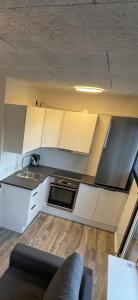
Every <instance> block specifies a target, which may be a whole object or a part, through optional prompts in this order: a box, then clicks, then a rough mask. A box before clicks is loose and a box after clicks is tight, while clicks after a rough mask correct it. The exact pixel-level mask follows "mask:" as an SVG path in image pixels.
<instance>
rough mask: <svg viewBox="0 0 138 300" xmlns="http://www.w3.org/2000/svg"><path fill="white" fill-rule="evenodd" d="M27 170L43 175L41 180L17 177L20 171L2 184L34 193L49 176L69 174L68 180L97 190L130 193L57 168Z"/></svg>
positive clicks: (40, 167) (5, 179)
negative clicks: (71, 179) (76, 181)
mask: <svg viewBox="0 0 138 300" xmlns="http://www.w3.org/2000/svg"><path fill="white" fill-rule="evenodd" d="M27 169H28V170H29V171H32V172H36V173H41V174H42V176H41V179H40V180H37V181H34V180H32V179H26V178H22V177H19V176H17V173H19V171H18V172H15V173H13V174H12V175H10V176H8V177H6V178H4V179H2V180H1V183H5V184H9V185H13V186H17V187H20V188H24V189H27V190H31V191H32V190H34V189H35V188H37V186H38V185H39V184H40V183H41V182H43V181H44V180H45V179H46V178H47V177H48V176H52V177H55V178H59V176H57V175H56V174H55V173H59V174H61V176H63V177H65V176H64V174H65V173H67V174H69V176H70V177H67V178H68V179H70V178H71V176H72V178H73V180H78V178H79V182H80V183H83V184H86V185H90V186H94V187H97V188H98V187H99V188H101V187H103V188H105V189H107V190H111V191H120V192H124V193H128V191H125V190H122V189H116V188H114V187H107V186H106V187H105V186H102V185H99V184H96V183H95V177H94V176H89V175H85V174H79V173H75V172H70V171H65V170H61V169H56V168H52V167H47V166H41V165H39V166H38V167H33V166H29V167H27ZM62 172H63V175H62ZM75 178H76V179H75Z"/></svg>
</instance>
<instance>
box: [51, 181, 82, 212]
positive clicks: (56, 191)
mask: <svg viewBox="0 0 138 300" xmlns="http://www.w3.org/2000/svg"><path fill="white" fill-rule="evenodd" d="M76 192H77V190H76V189H75V188H71V187H66V186H60V185H56V184H54V183H51V185H50V193H49V198H48V204H49V205H54V206H56V207H59V206H60V207H61V208H64V209H69V210H72V209H73V208H74V204H75V198H76Z"/></svg>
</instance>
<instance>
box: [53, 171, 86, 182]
mask: <svg viewBox="0 0 138 300" xmlns="http://www.w3.org/2000/svg"><path fill="white" fill-rule="evenodd" d="M54 175H56V176H58V177H64V178H69V179H74V180H78V181H81V178H82V175H81V174H78V173H74V172H69V171H63V170H61V171H55V172H54Z"/></svg>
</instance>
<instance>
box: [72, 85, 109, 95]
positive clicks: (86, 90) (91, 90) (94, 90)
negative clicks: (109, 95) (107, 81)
mask: <svg viewBox="0 0 138 300" xmlns="http://www.w3.org/2000/svg"><path fill="white" fill-rule="evenodd" d="M74 89H75V90H76V91H77V92H83V93H94V94H100V93H102V92H103V91H104V89H101V88H98V87H93V86H81V85H80V86H74Z"/></svg>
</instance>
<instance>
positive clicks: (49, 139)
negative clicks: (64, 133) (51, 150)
mask: <svg viewBox="0 0 138 300" xmlns="http://www.w3.org/2000/svg"><path fill="white" fill-rule="evenodd" d="M63 116H64V111H62V110H57V109H50V108H47V109H46V113H45V121H44V128H43V134H42V142H41V146H42V147H58V145H59V139H60V134H61V126H62V122H63Z"/></svg>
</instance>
